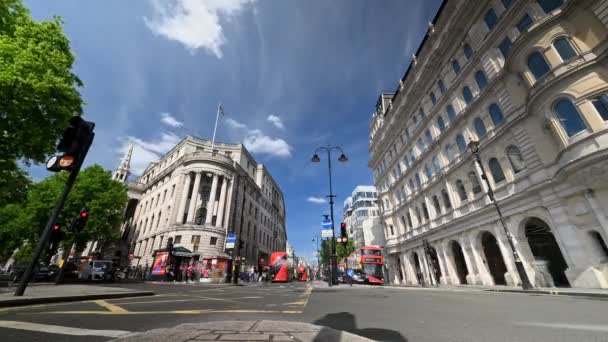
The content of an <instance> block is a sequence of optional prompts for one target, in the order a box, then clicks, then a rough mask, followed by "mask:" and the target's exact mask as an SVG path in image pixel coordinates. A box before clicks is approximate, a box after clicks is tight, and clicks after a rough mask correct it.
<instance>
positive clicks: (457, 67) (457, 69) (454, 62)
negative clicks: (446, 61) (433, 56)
mask: <svg viewBox="0 0 608 342" xmlns="http://www.w3.org/2000/svg"><path fill="white" fill-rule="evenodd" d="M452 69H454V73H455V74H456V75H458V74H459V73H460V63H458V61H457V60H455V59H453V60H452Z"/></svg>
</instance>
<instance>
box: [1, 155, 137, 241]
mask: <svg viewBox="0 0 608 342" xmlns="http://www.w3.org/2000/svg"><path fill="white" fill-rule="evenodd" d="M67 178H68V173H66V172H60V173H57V174H55V175H53V176H50V177H47V178H45V179H44V180H42V181H41V182H39V183H36V184H34V185H33V186H32V187H31V188H30V190H29V191H28V196H27V202H26V203H25V204H24V205H18V204H10V205H7V206H5V207H3V208H0V217H1V218H2V219H0V251H10V252H12V251H13V250H14V249H15V248H17V247H20V246H21V245H22V244H23V243H24V242H26V241H27V242H30V244H32V245H33V244H34V243H35V242H36V241H37V240H38V238H39V236H40V234H41V232H42V229H43V228H44V225H45V224H46V221H47V220H48V217H49V215H50V212H51V211H52V209H53V207H54V205H55V203H56V201H57V199H58V198H59V195H60V193H61V191H62V190H63V187H64V185H65V182H66V180H67ZM127 200H128V197H127V191H126V187H125V186H124V185H123V184H121V183H119V182H117V181H114V180H112V179H111V174H110V172H109V171H107V170H105V169H103V168H102V167H101V166H99V165H93V166H91V167H88V168H86V169H84V170H83V171H81V172H80V174H79V175H78V178H77V180H76V183H75V184H74V188H73V189H72V192H71V193H70V195H69V196H68V198H67V201H66V203H65V206H64V208H63V210H62V212H61V215H60V217H59V219H58V222H57V223H58V224H60V225H61V226H62V227H65V228H64V229H63V231H64V232H65V234H66V235H65V237H64V240H63V243H64V244H66V245H67V244H70V243H71V242H72V241H73V238H74V236H73V235H72V233H71V232H69V231H68V229H67V227H68V226H69V224H70V222H71V220H72V219H74V218H75V217H76V216H77V215H78V213H79V212H80V209H81V208H82V207H83V206H84V207H87V209H88V212H89V219H88V222H87V225H86V227H85V229H84V230H83V231H82V232H81V234H80V239H79V240H80V241H81V242H82V243H84V242H86V241H92V240H106V241H111V240H115V239H117V238H118V237H119V236H118V234H119V232H118V230H117V229H116V228H117V227H118V226H119V225H120V223H121V220H122V216H123V208H124V207H125V206H126V204H127ZM7 253H8V252H7Z"/></svg>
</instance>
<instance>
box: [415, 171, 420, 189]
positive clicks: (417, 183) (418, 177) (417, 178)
mask: <svg viewBox="0 0 608 342" xmlns="http://www.w3.org/2000/svg"><path fill="white" fill-rule="evenodd" d="M414 178H416V186H417V188H418V189H420V187H421V186H422V182H421V181H420V174H419V173H416V176H414Z"/></svg>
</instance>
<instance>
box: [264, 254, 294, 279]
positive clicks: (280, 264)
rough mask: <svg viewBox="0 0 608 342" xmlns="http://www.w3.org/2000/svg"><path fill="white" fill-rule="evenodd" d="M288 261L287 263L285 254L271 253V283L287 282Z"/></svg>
mask: <svg viewBox="0 0 608 342" xmlns="http://www.w3.org/2000/svg"><path fill="white" fill-rule="evenodd" d="M289 268H290V267H289V261H287V253H285V252H272V254H271V255H270V269H269V271H270V280H272V282H273V283H275V282H283V283H286V282H288V281H289V278H290V277H289Z"/></svg>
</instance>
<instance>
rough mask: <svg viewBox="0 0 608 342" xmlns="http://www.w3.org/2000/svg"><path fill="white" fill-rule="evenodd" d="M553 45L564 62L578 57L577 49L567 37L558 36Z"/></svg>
mask: <svg viewBox="0 0 608 342" xmlns="http://www.w3.org/2000/svg"><path fill="white" fill-rule="evenodd" d="M553 47H554V48H555V50H556V51H557V53H558V54H559V56H560V57H561V59H562V61H564V62H565V61H568V60H570V59H572V58H574V57H576V51H575V50H574V47H572V44H571V43H570V39H568V38H567V37H560V38H557V39H556V40H555V41H554V42H553Z"/></svg>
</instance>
